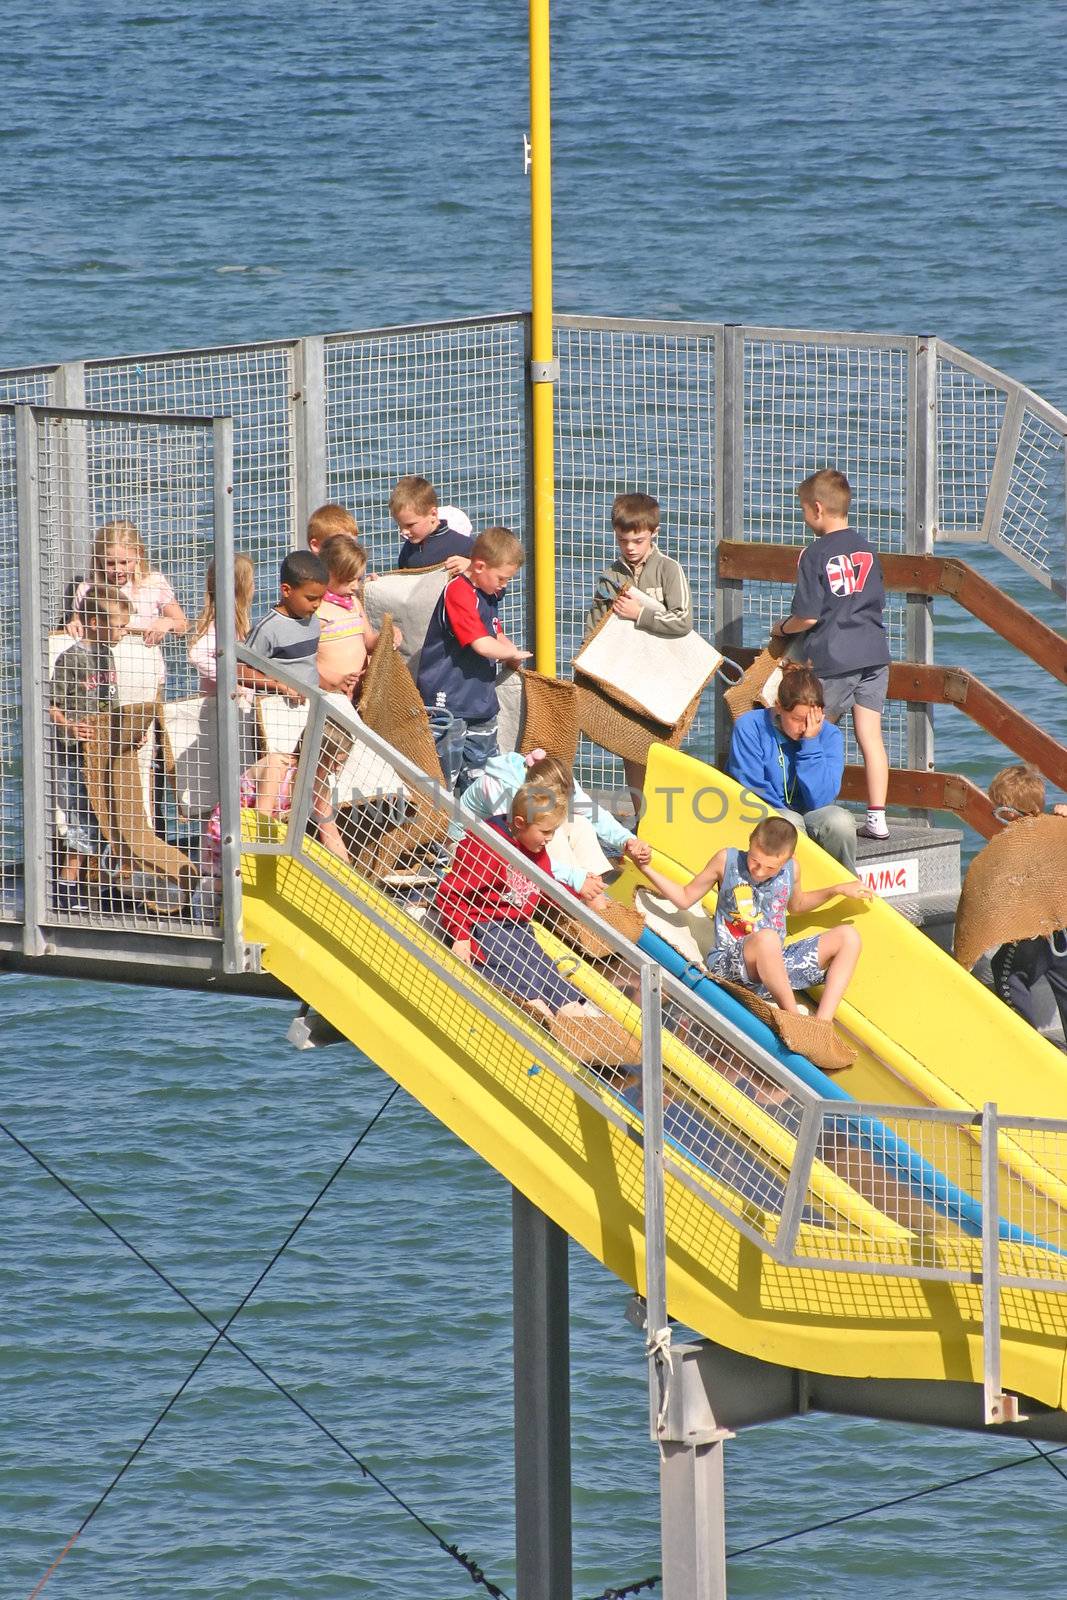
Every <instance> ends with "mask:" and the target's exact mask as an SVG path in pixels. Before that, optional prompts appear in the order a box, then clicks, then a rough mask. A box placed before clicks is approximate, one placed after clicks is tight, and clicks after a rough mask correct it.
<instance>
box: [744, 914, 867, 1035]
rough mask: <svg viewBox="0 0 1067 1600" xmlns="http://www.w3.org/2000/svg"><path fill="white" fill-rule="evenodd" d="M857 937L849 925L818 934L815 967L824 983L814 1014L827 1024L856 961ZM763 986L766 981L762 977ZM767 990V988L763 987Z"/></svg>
mask: <svg viewBox="0 0 1067 1600" xmlns="http://www.w3.org/2000/svg"><path fill="white" fill-rule="evenodd" d="M860 948H861V946H860V936H859V934H858V933H857V932H856V930H855V928H854V927H853V926H852V925H851V923H848V922H844V923H842V924H841V926H840V927H839V928H830V929H829V931H828V932H826V933H820V935H819V965H820V966H823V967H825V968H826V983H825V984H824V986H823V991H822V999H821V1000H820V1001H819V1009H818V1010H817V1011H816V1013H815V1015H816V1016H817V1017H821V1018H822V1020H823V1021H824V1022H830V1021H831V1020H832V1018H833V1015H834V1013H835V1011H836V1010H837V1008H838V1006H839V1005H840V1003H841V996H842V995H843V994H844V992H845V990H846V989H847V988H848V985H849V980H850V978H851V977H852V974H853V973H854V972H855V970H856V962H857V961H858V960H859V958H860ZM763 981H764V983H766V982H767V980H766V978H764V980H763ZM767 987H768V988H770V985H769V984H768V985H767Z"/></svg>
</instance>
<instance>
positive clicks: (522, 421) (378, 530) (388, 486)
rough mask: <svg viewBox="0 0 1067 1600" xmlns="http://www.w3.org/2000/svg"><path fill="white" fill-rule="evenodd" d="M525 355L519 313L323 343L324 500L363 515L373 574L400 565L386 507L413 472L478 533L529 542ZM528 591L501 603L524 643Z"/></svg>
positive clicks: (522, 588) (517, 588) (512, 589)
mask: <svg viewBox="0 0 1067 1600" xmlns="http://www.w3.org/2000/svg"><path fill="white" fill-rule="evenodd" d="M524 350H525V318H523V317H521V316H514V317H504V318H491V319H486V320H484V321H480V322H462V323H455V324H451V325H448V326H443V327H427V328H402V329H396V330H385V331H383V332H380V333H365V334H364V333H359V334H356V333H353V334H338V335H332V336H330V337H329V338H328V339H327V340H326V344H325V368H326V422H325V430H326V496H327V499H328V500H331V501H336V502H338V503H340V504H341V505H344V506H346V507H347V508H348V509H349V510H350V511H351V512H352V513H353V515H354V516H355V518H356V521H357V522H358V524H359V527H360V531H361V534H362V535H363V538H364V541H365V542H366V544H367V547H368V550H369V553H370V566H371V570H372V571H378V572H388V571H390V570H391V569H392V568H394V567H395V565H396V556H397V551H398V549H399V544H400V540H399V536H398V534H397V530H396V527H395V525H394V523H393V522H392V519H391V518H390V516H389V509H388V502H389V495H390V492H391V490H392V488H393V485H394V484H395V483H396V481H397V479H398V478H400V477H402V476H404V475H405V474H408V473H416V474H418V475H420V476H421V477H424V478H427V479H429V481H430V482H431V483H432V484H433V485H434V487H435V488H436V490H437V493H438V500H439V503H440V504H441V505H446V506H447V505H455V506H458V507H459V508H460V510H462V511H464V512H465V513H466V514H467V516H468V517H470V519H471V522H472V523H473V524H474V528H475V531H480V530H481V529H483V528H486V527H491V526H494V525H502V526H504V527H507V528H510V529H511V530H512V532H513V533H514V534H516V535H517V536H518V538H519V539H521V540H522V541H523V542H524V544H525V543H527V539H528V535H529V531H530V530H529V529H527V527H526V520H527V519H526V487H525V485H526V383H525V367H524V360H525V356H524ZM527 553H528V555H529V551H528V552H527ZM526 590H527V583H526V581H524V579H523V575H522V574H520V576H519V578H518V579H517V580H516V582H514V583H513V584H511V585H509V588H508V593H507V599H506V601H505V603H504V627H505V631H507V632H508V633H511V634H512V635H513V637H516V638H522V637H523V636H524V635H525V632H526V628H525V598H524V597H525V594H526Z"/></svg>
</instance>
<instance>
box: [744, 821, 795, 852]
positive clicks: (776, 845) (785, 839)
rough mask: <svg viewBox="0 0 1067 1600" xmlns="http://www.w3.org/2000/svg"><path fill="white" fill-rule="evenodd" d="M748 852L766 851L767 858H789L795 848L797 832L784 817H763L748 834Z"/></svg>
mask: <svg viewBox="0 0 1067 1600" xmlns="http://www.w3.org/2000/svg"><path fill="white" fill-rule="evenodd" d="M748 847H749V849H750V850H766V852H767V854H768V855H769V856H791V855H792V854H793V852H794V850H795V849H796V847H797V830H796V828H795V827H794V826H793V824H792V823H791V822H789V821H788V820H787V819H786V818H785V817H764V819H763V821H762V822H757V823H756V826H755V827H754V828H753V830H752V832H751V833H750V834H749V838H748Z"/></svg>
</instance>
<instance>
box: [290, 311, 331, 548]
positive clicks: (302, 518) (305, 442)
mask: <svg viewBox="0 0 1067 1600" xmlns="http://www.w3.org/2000/svg"><path fill="white" fill-rule="evenodd" d="M293 365H294V387H293V395H294V400H293V404H294V406H295V408H296V409H295V412H294V417H293V420H294V424H295V427H294V432H295V444H296V474H295V483H296V493H295V495H294V499H293V516H294V518H295V520H296V527H295V529H294V530H293V532H294V535H295V542H296V544H297V545H299V546H304V545H306V544H307V525H308V518H309V517H310V515H311V513H312V512H313V511H314V510H315V509H316V508H317V507H318V506H321V505H322V504H323V503H324V502H325V500H326V495H327V490H326V483H327V474H326V341H325V340H324V339H322V338H312V339H300V340H298V342H297V344H296V346H295V349H294V354H293Z"/></svg>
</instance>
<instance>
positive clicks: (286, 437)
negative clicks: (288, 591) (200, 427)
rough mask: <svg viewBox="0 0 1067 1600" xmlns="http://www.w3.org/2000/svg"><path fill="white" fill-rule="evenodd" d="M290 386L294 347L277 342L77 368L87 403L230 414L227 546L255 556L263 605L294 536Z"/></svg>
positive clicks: (269, 597) (273, 596)
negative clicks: (230, 535)
mask: <svg viewBox="0 0 1067 1600" xmlns="http://www.w3.org/2000/svg"><path fill="white" fill-rule="evenodd" d="M295 387H296V380H295V356H294V346H293V345H292V344H285V343H279V344H263V345H245V346H241V347H239V348H234V349H228V350H187V351H175V352H174V353H173V354H166V355H158V356H140V357H131V358H129V359H126V360H119V361H92V362H87V363H86V367H85V404H86V405H87V406H89V407H92V408H99V409H100V410H104V411H111V410H118V411H150V412H155V413H170V414H178V415H183V416H204V417H232V418H233V430H234V476H233V518H234V544H235V548H236V549H237V550H238V551H241V552H243V553H244V554H246V555H248V556H250V557H251V558H252V560H253V561H254V562H255V565H256V571H257V578H258V584H259V589H260V593H261V597H262V601H263V602H264V603H266V604H271V603H273V601H274V600H275V599H276V598H277V596H276V585H277V579H278V564H279V562H280V561H281V559H282V557H283V556H284V555H285V553H286V551H288V550H290V549H292V547H293V545H294V544H295V543H297V542H298V541H297V538H296V532H297V530H296V520H295V519H296V510H295V474H296V441H295V421H294V406H295V401H294V392H295ZM197 599H199V596H198V597H197ZM197 609H199V605H198V606H197Z"/></svg>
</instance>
